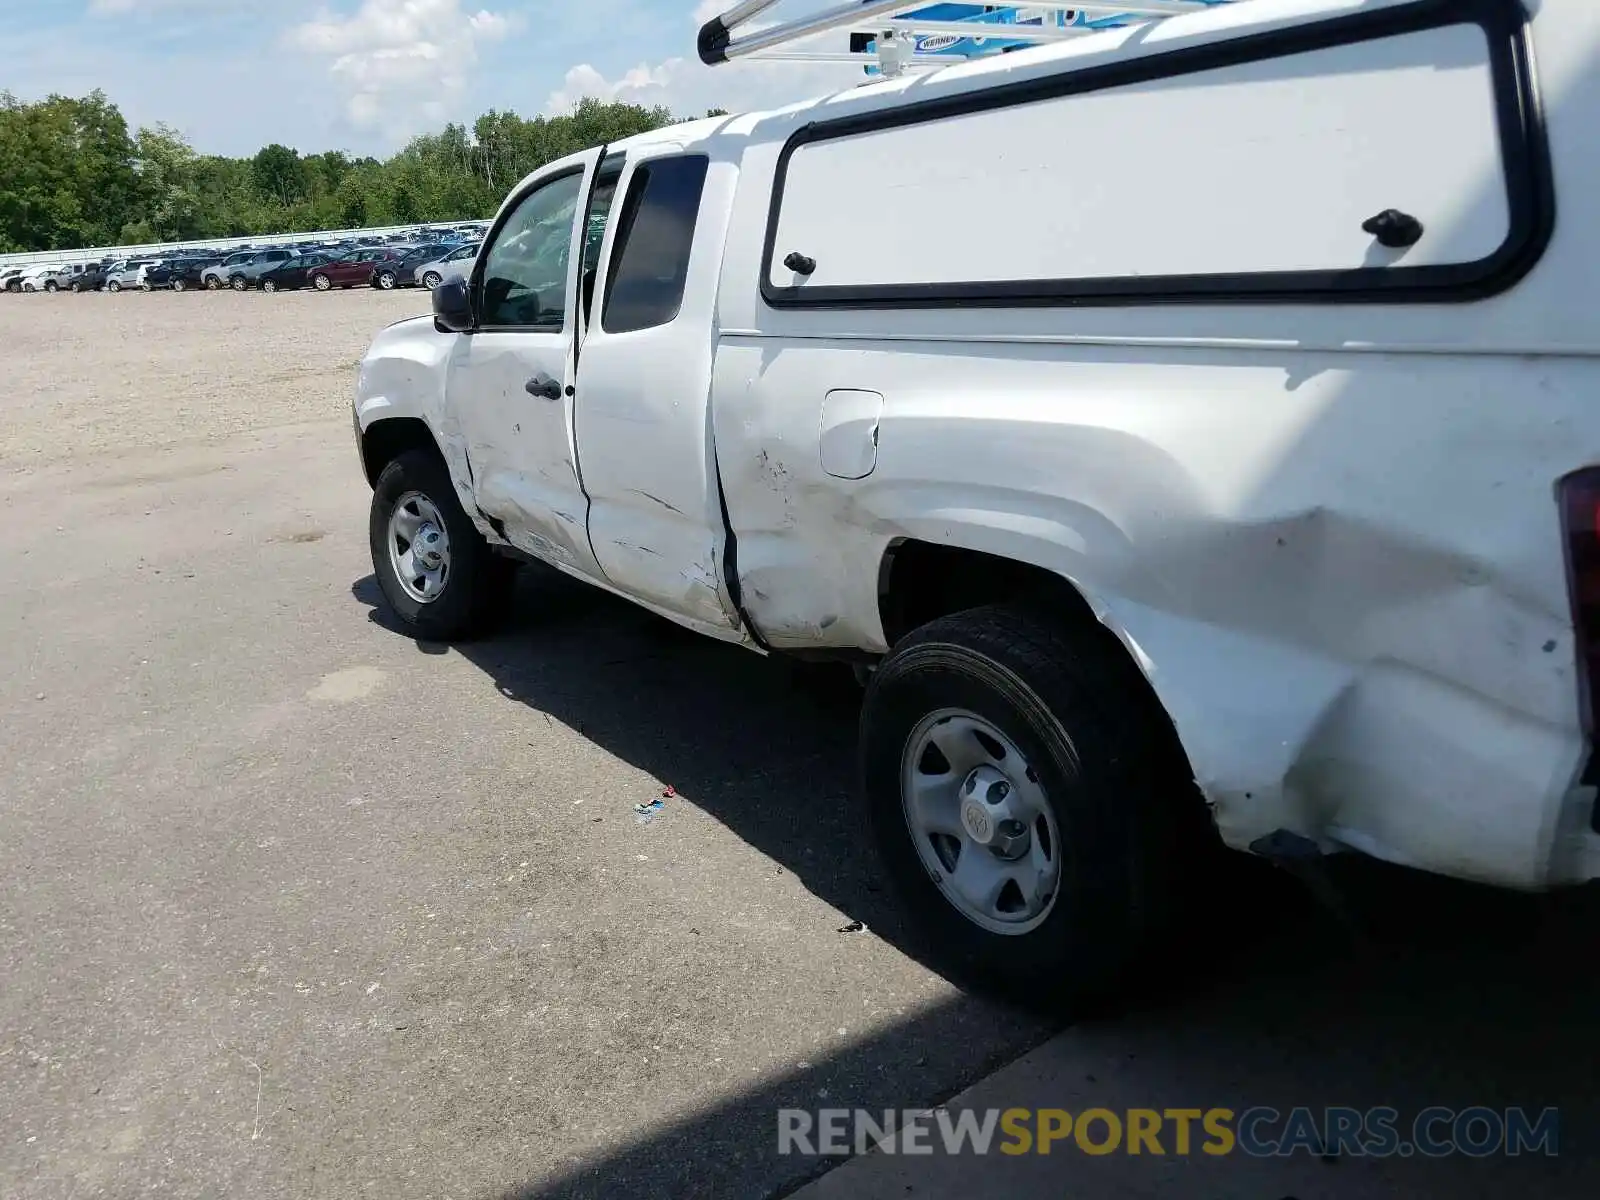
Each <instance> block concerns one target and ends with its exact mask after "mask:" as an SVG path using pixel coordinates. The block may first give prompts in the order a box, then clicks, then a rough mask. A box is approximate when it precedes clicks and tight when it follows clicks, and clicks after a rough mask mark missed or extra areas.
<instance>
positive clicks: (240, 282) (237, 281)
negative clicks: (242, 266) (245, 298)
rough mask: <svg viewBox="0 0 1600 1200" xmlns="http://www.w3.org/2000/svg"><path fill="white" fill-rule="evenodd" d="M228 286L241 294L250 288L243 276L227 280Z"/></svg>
mask: <svg viewBox="0 0 1600 1200" xmlns="http://www.w3.org/2000/svg"><path fill="white" fill-rule="evenodd" d="M228 286H229V287H231V288H232V289H233V290H234V291H236V292H242V291H244V290H245V289H246V288H247V287H249V286H250V283H249V281H248V280H247V279H245V277H244V276H243V275H235V276H234V277H233V278H232V279H230V280H228Z"/></svg>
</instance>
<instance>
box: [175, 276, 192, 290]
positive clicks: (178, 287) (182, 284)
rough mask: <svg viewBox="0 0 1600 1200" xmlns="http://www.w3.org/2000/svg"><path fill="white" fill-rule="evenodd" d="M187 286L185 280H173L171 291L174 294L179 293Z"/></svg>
mask: <svg viewBox="0 0 1600 1200" xmlns="http://www.w3.org/2000/svg"><path fill="white" fill-rule="evenodd" d="M188 286H189V284H188V283H187V282H186V281H185V280H183V279H181V278H180V279H174V280H173V281H172V290H173V291H175V292H181V291H183V290H184V289H185V288H187V287H188Z"/></svg>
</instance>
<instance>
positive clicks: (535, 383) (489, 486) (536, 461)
mask: <svg viewBox="0 0 1600 1200" xmlns="http://www.w3.org/2000/svg"><path fill="white" fill-rule="evenodd" d="M600 156H601V151H600V150H593V151H590V152H589V153H587V154H584V155H580V156H575V157H573V158H570V159H567V160H565V161H563V162H561V163H558V164H554V165H553V166H552V167H551V168H550V169H549V170H548V171H546V172H543V173H541V174H540V175H538V176H536V177H535V178H534V179H532V180H531V181H530V182H529V183H527V184H526V185H525V186H524V187H523V188H522V189H521V190H520V191H519V192H518V194H516V195H515V196H513V197H512V199H511V200H510V201H508V202H507V204H506V205H505V206H504V207H503V208H502V209H501V213H500V216H499V217H498V218H497V220H496V222H495V225H494V227H493V228H492V229H491V231H490V233H489V236H488V238H487V239H485V241H484V246H483V250H482V252H481V253H480V254H479V255H478V259H477V262H476V264H475V265H474V267H473V271H472V275H471V277H470V286H471V291H472V298H473V304H474V308H475V311H476V316H477V321H476V326H475V328H474V329H473V331H472V333H471V334H470V335H467V336H464V337H461V338H459V339H458V341H457V344H456V346H455V348H454V350H453V351H452V353H451V356H450V365H449V370H448V376H447V379H446V384H445V386H446V392H447V397H446V398H447V403H448V405H449V408H450V410H451V412H452V415H453V416H454V417H455V418H456V420H457V421H458V422H459V424H460V427H461V431H462V433H463V435H464V436H465V439H466V448H467V458H468V464H469V467H470V470H471V472H472V477H473V479H472V485H473V492H474V496H475V499H476V501H477V505H478V508H479V510H480V511H481V512H482V513H483V515H484V516H485V517H487V518H489V519H490V521H491V522H492V523H493V524H494V525H495V526H496V528H497V529H499V530H500V532H501V533H502V535H503V536H504V537H505V538H506V540H507V541H509V542H510V543H511V544H512V545H513V546H516V547H518V548H520V549H522V550H525V551H527V552H529V553H531V554H534V555H537V556H538V557H540V558H543V559H545V560H546V561H549V562H552V563H554V564H556V565H558V566H562V567H565V568H567V569H569V570H572V571H574V572H576V573H578V574H580V575H585V576H589V577H598V576H599V574H600V569H599V566H598V564H597V563H596V562H595V559H594V555H593V553H592V552H591V551H590V549H589V538H588V534H587V531H586V522H587V517H588V513H587V501H586V500H585V498H584V495H583V488H582V484H581V482H580V480H579V476H578V464H577V455H576V449H575V446H574V443H573V428H572V398H573V388H572V383H573V368H574V361H573V358H574V355H573V349H574V345H575V339H576V330H577V321H578V317H577V303H576V300H575V298H576V296H577V291H578V272H579V258H580V247H581V241H580V239H581V229H580V226H581V222H580V221H579V220H578V214H579V213H581V212H583V211H584V208H585V205H586V202H587V198H588V196H589V193H590V191H591V188H592V184H593V180H594V176H595V173H596V168H597V166H598V164H599V162H600Z"/></svg>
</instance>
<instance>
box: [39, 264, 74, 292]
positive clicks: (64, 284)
mask: <svg viewBox="0 0 1600 1200" xmlns="http://www.w3.org/2000/svg"><path fill="white" fill-rule="evenodd" d="M82 274H83V264H82V263H64V264H61V265H59V266H56V267H54V268H53V269H51V270H49V271H46V272H45V273H44V274H43V275H42V276H41V277H40V283H41V290H42V291H46V292H59V291H64V290H65V289H66V288H69V287H71V286H72V281H73V280H74V279H76V278H77V277H78V276H79V275H82Z"/></svg>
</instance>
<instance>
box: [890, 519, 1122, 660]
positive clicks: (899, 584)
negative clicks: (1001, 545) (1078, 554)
mask: <svg viewBox="0 0 1600 1200" xmlns="http://www.w3.org/2000/svg"><path fill="white" fill-rule="evenodd" d="M1016 600H1042V601H1045V602H1047V603H1049V604H1050V605H1051V607H1052V608H1055V609H1058V610H1059V609H1060V608H1063V607H1064V608H1065V610H1066V611H1067V612H1068V613H1070V615H1071V617H1072V618H1074V619H1086V620H1088V621H1090V622H1092V623H1094V624H1097V625H1098V624H1099V622H1098V620H1097V619H1096V617H1095V615H1094V610H1093V609H1091V608H1090V607H1089V602H1088V601H1087V600H1085V599H1084V598H1083V594H1082V593H1081V592H1079V591H1078V589H1077V588H1075V587H1073V586H1072V584H1071V583H1069V582H1068V581H1067V580H1066V579H1064V578H1062V577H1061V576H1060V575H1057V574H1056V573H1055V572H1054V571H1048V570H1046V569H1045V568H1043V567H1036V566H1034V565H1033V564H1032V563H1025V562H1017V561H1016V560H1014V559H1009V558H1001V557H1000V556H999V555H995V554H986V553H985V552H983V551H982V550H968V549H965V548H964V547H961V546H938V545H934V544H933V543H931V542H918V541H904V542H900V543H898V544H896V545H895V546H892V547H891V548H890V550H889V552H888V554H886V555H885V556H884V560H883V567H882V570H881V572H880V574H879V576H878V613H879V616H880V617H881V618H882V620H883V634H884V637H885V639H887V641H888V643H889V645H891V646H893V645H894V644H895V643H896V642H898V641H899V640H900V639H901V638H902V637H904V636H905V635H906V634H908V633H910V632H911V631H912V630H913V629H918V628H920V627H921V626H923V625H926V624H927V623H928V622H929V621H936V620H938V619H939V618H940V617H947V616H949V615H950V614H952V613H958V612H965V611H966V610H967V609H969V608H977V607H979V606H980V605H984V604H1001V603H1005V602H1007V601H1016Z"/></svg>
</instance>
